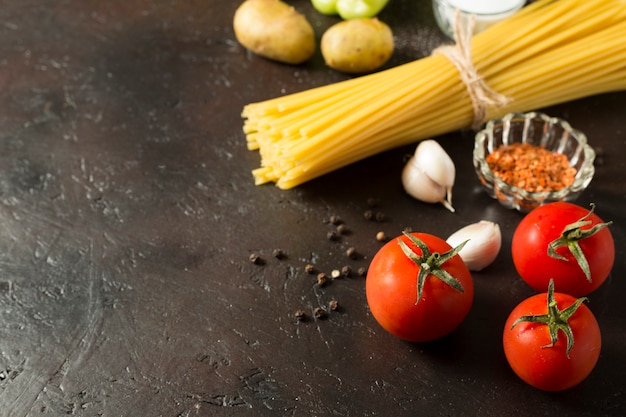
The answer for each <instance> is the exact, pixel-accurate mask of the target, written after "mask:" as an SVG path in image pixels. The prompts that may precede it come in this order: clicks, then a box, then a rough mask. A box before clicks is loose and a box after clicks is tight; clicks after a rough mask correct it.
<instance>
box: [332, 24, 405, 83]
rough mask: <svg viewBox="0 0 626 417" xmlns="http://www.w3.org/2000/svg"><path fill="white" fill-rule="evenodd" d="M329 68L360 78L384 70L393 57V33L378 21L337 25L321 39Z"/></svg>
mask: <svg viewBox="0 0 626 417" xmlns="http://www.w3.org/2000/svg"><path fill="white" fill-rule="evenodd" d="M321 51H322V56H323V57H324V61H325V62H326V65H328V66H329V67H331V68H333V69H336V70H338V71H341V72H345V73H351V74H358V73H367V72H372V71H374V70H376V69H378V68H380V67H382V66H383V65H384V64H385V63H386V62H387V61H388V60H389V58H391V56H392V55H393V51H394V41H393V33H392V31H391V29H390V28H389V26H387V25H386V24H385V23H383V22H381V21H380V20H378V19H377V18H375V17H374V18H364V19H350V20H344V21H342V22H339V23H336V24H334V25H333V26H331V27H330V28H328V30H326V32H324V34H323V35H322V43H321Z"/></svg>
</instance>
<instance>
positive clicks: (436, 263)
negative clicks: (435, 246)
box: [398, 232, 468, 304]
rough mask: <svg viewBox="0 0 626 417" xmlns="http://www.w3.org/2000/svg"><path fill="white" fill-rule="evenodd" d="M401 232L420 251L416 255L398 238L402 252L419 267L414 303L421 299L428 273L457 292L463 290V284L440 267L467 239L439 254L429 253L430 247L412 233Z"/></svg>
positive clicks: (461, 247)
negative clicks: (420, 253) (419, 253)
mask: <svg viewBox="0 0 626 417" xmlns="http://www.w3.org/2000/svg"><path fill="white" fill-rule="evenodd" d="M402 233H403V234H404V235H405V236H406V237H407V238H408V239H409V240H410V241H411V242H412V243H413V244H415V246H417V247H418V248H419V249H420V251H421V252H422V255H421V256H420V255H418V254H417V253H415V251H414V250H413V249H411V247H409V245H407V244H406V243H404V241H402V240H401V239H398V244H399V245H400V248H401V249H402V252H404V254H405V255H406V256H407V258H409V259H410V260H411V261H412V262H413V263H415V265H417V266H418V267H419V272H418V274H417V300H416V301H415V304H418V303H419V302H420V300H421V299H422V293H423V291H424V283H425V282H426V278H427V277H428V276H429V275H433V276H435V277H437V278H438V279H440V280H441V281H443V282H444V283H445V284H447V285H449V286H451V287H452V288H454V289H455V290H457V291H459V292H464V291H465V290H464V288H463V285H461V283H460V282H459V281H458V280H456V279H455V278H454V277H453V276H452V275H450V273H449V272H448V271H446V270H445V269H444V268H443V267H442V265H443V264H444V263H445V262H447V261H448V260H450V259H451V258H452V257H454V256H456V255H458V253H459V252H460V251H461V249H463V246H465V244H466V243H467V242H468V241H467V240H466V241H465V242H462V243H461V244H460V245H458V246H457V247H455V248H452V249H451V250H449V251H448V252H445V253H443V254H440V253H439V252H432V253H431V251H430V248H429V247H428V246H427V245H426V244H425V243H424V242H422V241H421V240H420V239H419V238H417V237H416V236H413V235H412V234H410V233H407V232H402Z"/></svg>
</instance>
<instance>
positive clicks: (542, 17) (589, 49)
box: [242, 0, 626, 189]
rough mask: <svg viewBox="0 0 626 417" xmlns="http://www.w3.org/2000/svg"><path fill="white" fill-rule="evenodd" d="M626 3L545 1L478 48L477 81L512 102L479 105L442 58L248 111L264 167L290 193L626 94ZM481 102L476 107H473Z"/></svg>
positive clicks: (248, 128)
mask: <svg viewBox="0 0 626 417" xmlns="http://www.w3.org/2000/svg"><path fill="white" fill-rule="evenodd" d="M625 40H626V1H625V0H539V1H537V2H534V3H532V4H530V5H529V6H526V7H525V8H524V9H522V10H521V11H519V12H518V13H517V14H515V15H513V16H512V17H510V18H508V19H506V20H504V21H502V22H500V23H498V24H495V25H493V26H491V27H490V28H488V29H487V30H485V31H483V32H481V33H479V34H477V35H475V36H474V37H473V38H471V40H470V42H469V43H468V44H469V46H468V47H469V48H471V50H470V51H469V52H471V53H470V54H467V55H468V57H469V58H470V59H471V64H472V65H473V71H474V74H477V75H478V76H479V77H480V82H481V83H483V84H485V85H486V86H488V88H489V90H490V91H493V92H497V94H498V95H499V96H501V97H504V98H506V99H505V100H500V101H495V102H489V103H482V106H483V108H482V109H481V112H478V114H480V119H476V114H477V112H476V106H475V103H473V102H472V98H473V97H471V94H470V93H471V91H470V89H471V86H469V85H466V84H465V83H464V81H462V80H463V78H466V81H467V77H462V76H461V74H460V73H459V69H458V68H457V66H456V65H455V64H454V63H453V62H452V61H451V60H450V59H449V58H448V57H447V56H446V54H442V53H434V54H432V55H430V56H427V57H424V58H421V59H418V60H416V61H413V62H410V63H407V64H404V65H401V66H398V67H395V68H391V69H388V70H385V71H381V72H378V73H374V74H370V75H365V76H362V77H358V78H354V79H350V80H346V81H341V82H338V83H335V84H330V85H326V86H321V87H317V88H313V89H310V90H305V91H302V92H299V93H294V94H290V95H286V96H282V97H278V98H274V99H270V100H266V101H262V102H257V103H251V104H248V105H246V106H245V107H244V109H243V112H242V117H243V118H245V119H246V120H245V122H244V132H245V134H246V139H247V145H248V148H249V149H250V150H258V151H259V153H260V157H261V167H260V168H257V169H255V170H253V176H254V178H255V183H256V184H264V183H267V182H275V183H276V185H277V186H278V187H280V188H282V189H288V188H291V187H294V186H296V185H299V184H302V183H304V182H306V181H309V180H311V179H313V178H316V177H319V176H321V175H323V174H326V173H328V172H331V171H333V170H336V169H338V168H341V167H343V166H346V165H348V164H351V163H353V162H356V161H358V160H361V159H364V158H367V157H369V156H371V155H374V154H377V153H379V152H383V151H386V150H389V149H392V148H395V147H399V146H403V145H407V144H410V143H413V142H416V141H419V140H421V139H425V138H428V137H433V136H437V135H441V134H444V133H447V132H452V131H456V130H460V129H465V128H469V127H472V126H476V125H479V124H481V123H483V122H484V121H486V120H489V119H493V118H497V117H501V116H503V115H504V114H506V113H509V112H525V111H529V110H534V109H538V108H542V107H546V106H549V105H553V104H557V103H562V102H566V101H570V100H574V99H578V98H581V97H585V96H590V95H595V94H601V93H605V92H610V91H619V90H626V41H625ZM474 98H475V97H474Z"/></svg>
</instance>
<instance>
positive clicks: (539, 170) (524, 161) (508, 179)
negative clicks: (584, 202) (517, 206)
mask: <svg viewBox="0 0 626 417" xmlns="http://www.w3.org/2000/svg"><path fill="white" fill-rule="evenodd" d="M486 161H487V164H488V165H489V168H491V170H492V171H493V172H494V174H495V175H496V176H498V177H500V179H502V181H504V182H505V183H507V184H510V185H512V186H515V187H518V188H522V189H524V190H526V191H528V192H549V191H556V190H560V189H562V188H565V187H568V186H569V185H571V184H572V183H573V182H574V177H575V176H576V168H574V167H572V166H570V165H569V161H568V159H567V156H565V155H563V154H561V153H558V152H552V151H550V150H548V149H546V148H544V147H541V146H536V145H532V144H530V143H512V144H510V145H501V146H499V147H498V148H497V149H496V150H494V151H493V152H492V153H490V154H489V155H487V158H486Z"/></svg>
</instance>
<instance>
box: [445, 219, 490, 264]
mask: <svg viewBox="0 0 626 417" xmlns="http://www.w3.org/2000/svg"><path fill="white" fill-rule="evenodd" d="M466 240H468V242H467V244H466V245H465V246H464V247H463V249H461V252H459V256H461V259H463V261H464V262H465V264H466V265H467V267H468V268H469V270H470V271H480V270H482V269H484V268H486V267H487V266H488V265H490V264H491V263H492V262H493V261H494V260H495V259H496V257H497V256H498V253H499V252H500V248H501V247H502V233H501V231H500V226H499V225H498V224H497V223H494V222H490V221H487V220H481V221H479V222H477V223H472V224H469V225H467V226H465V227H463V228H461V229H459V230H457V231H456V232H454V233H453V234H451V235H450V237H448V239H446V242H448V244H449V245H450V246H452V247H456V246H458V245H459V244H461V243H462V242H464V241H466Z"/></svg>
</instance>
